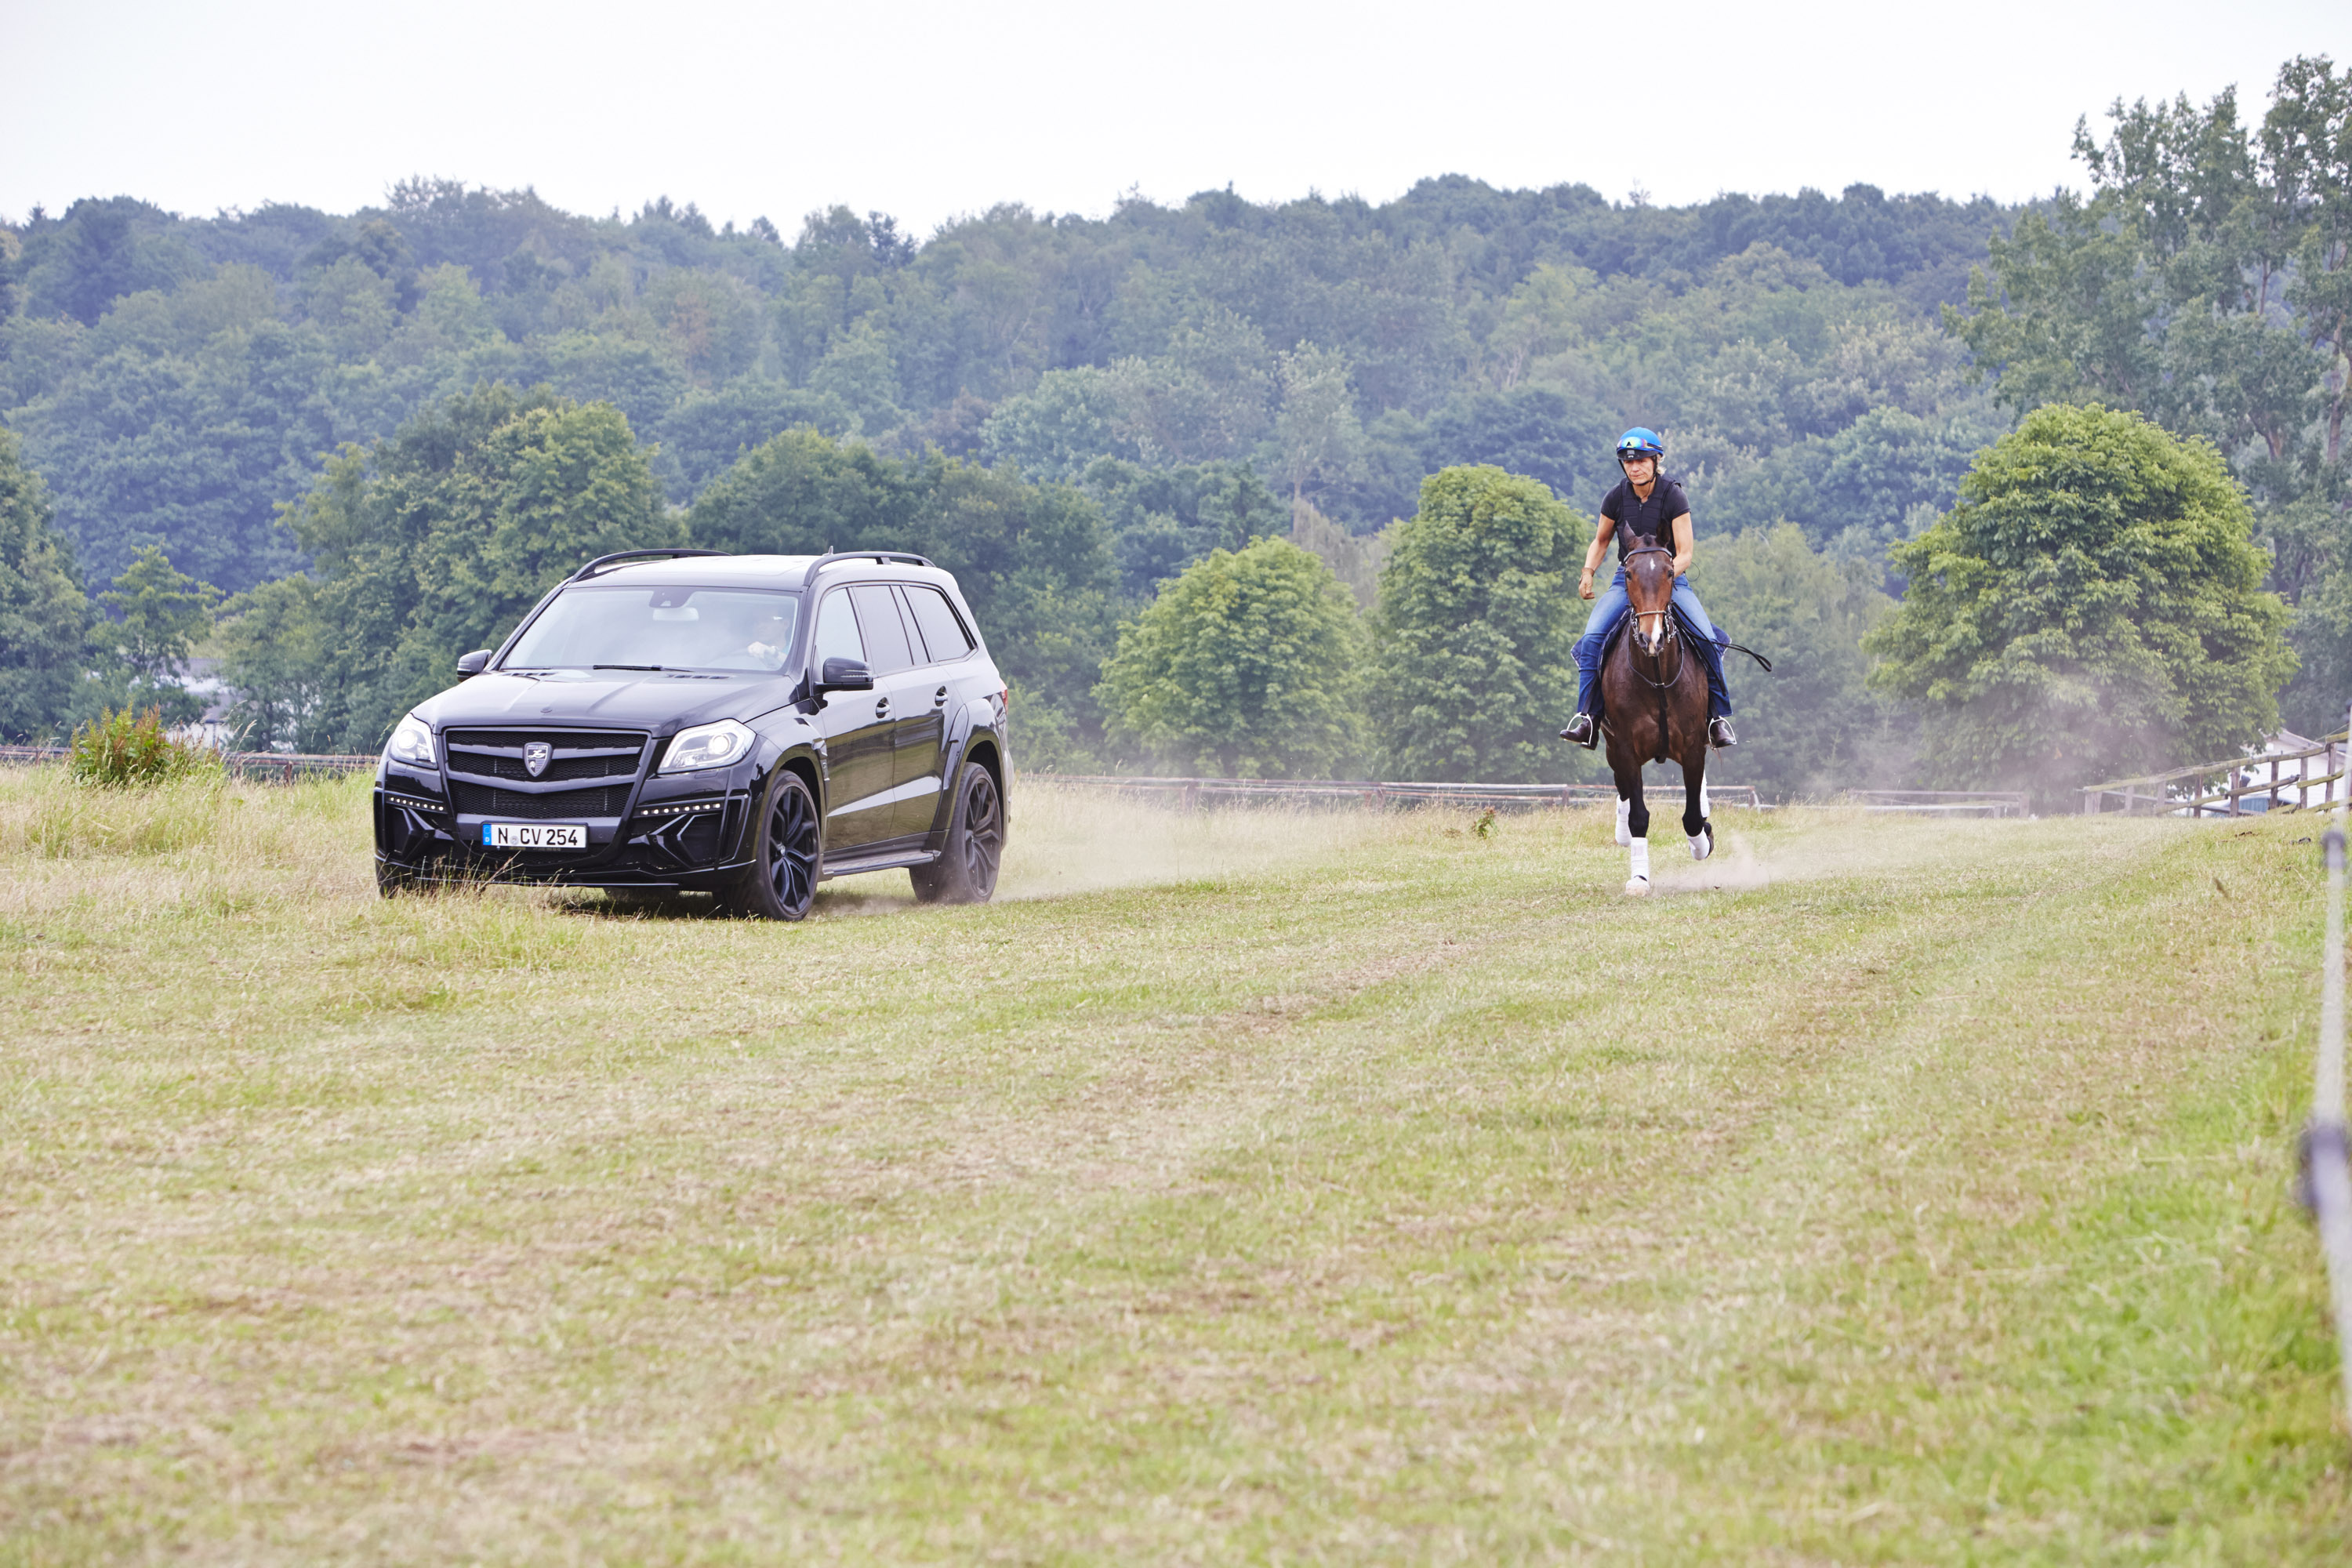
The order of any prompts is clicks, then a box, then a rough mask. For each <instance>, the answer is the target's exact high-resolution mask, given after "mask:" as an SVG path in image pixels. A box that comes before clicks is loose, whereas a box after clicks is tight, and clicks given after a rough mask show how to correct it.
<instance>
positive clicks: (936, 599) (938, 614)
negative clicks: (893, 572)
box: [899, 585, 971, 664]
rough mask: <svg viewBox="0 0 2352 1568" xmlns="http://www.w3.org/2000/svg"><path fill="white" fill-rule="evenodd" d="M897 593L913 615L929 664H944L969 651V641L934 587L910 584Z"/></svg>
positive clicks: (960, 624)
mask: <svg viewBox="0 0 2352 1568" xmlns="http://www.w3.org/2000/svg"><path fill="white" fill-rule="evenodd" d="M899 592H900V593H902V594H904V595H907V607H908V609H910V610H912V611H913V612H914V613H915V626H916V629H917V630H919V631H920V632H921V633H922V634H923V643H924V646H925V647H929V649H930V652H931V662H932V663H933V664H945V663H947V662H948V660H950V659H952V658H962V657H963V656H964V655H966V654H968V653H970V652H971V637H970V636H969V635H967V634H966V633H965V631H964V629H963V622H962V621H961V620H960V619H958V618H957V616H956V613H955V606H954V605H950V604H949V603H948V596H947V595H945V594H942V593H940V591H939V590H938V589H937V588H922V587H916V586H911V585H910V586H908V587H904V588H901V589H900V590H899Z"/></svg>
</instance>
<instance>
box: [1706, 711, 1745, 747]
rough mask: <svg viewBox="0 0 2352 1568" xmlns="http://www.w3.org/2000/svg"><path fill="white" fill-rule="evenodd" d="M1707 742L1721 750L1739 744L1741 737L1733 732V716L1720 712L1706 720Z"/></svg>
mask: <svg viewBox="0 0 2352 1568" xmlns="http://www.w3.org/2000/svg"><path fill="white" fill-rule="evenodd" d="M1706 743H1707V744H1708V745H1710V746H1713V747H1714V748H1715V749H1716V750H1717V751H1718V752H1720V751H1722V750H1723V749H1724V748H1726V747H1727V746H1736V745H1738V744H1739V737H1738V736H1737V735H1735V734H1733V733H1732V732H1731V717H1730V715H1728V714H1724V713H1718V714H1717V715H1716V716H1715V717H1714V718H1712V719H1710V720H1708V721H1706Z"/></svg>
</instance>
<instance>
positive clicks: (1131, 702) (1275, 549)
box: [1098, 539, 1364, 778]
mask: <svg viewBox="0 0 2352 1568" xmlns="http://www.w3.org/2000/svg"><path fill="white" fill-rule="evenodd" d="M1363 666H1364V634H1363V630H1362V627H1361V626H1360V624H1359V622H1358V619H1357V616H1356V606H1355V602H1354V600H1353V599H1352V598H1351V597H1350V596H1349V594H1348V591H1347V589H1346V588H1344V587H1342V586H1341V585H1340V583H1339V579H1338V578H1336V577H1334V576H1333V575H1332V574H1331V569H1330V568H1329V567H1328V566H1326V565H1324V564H1323V563H1322V562H1321V561H1320V560H1318V558H1317V557H1315V556H1314V555H1311V554H1309V553H1308V552H1306V551H1304V550H1301V549H1300V548H1298V546H1297V545H1295V544H1293V543H1291V542H1289V541H1288V540H1285V539H1261V540H1258V541H1256V542H1254V543H1252V544H1250V545H1248V546H1247V547H1245V548H1244V549H1242V550H1240V551H1237V552H1236V551H1227V550H1215V551H1212V552H1210V553H1209V556H1208V558H1207V559H1205V560H1203V561H1200V562H1197V563H1194V564H1193V565H1192V566H1191V567H1189V568H1187V569H1186V570H1185V571H1184V573H1183V574H1181V576H1179V577H1177V578H1176V579H1175V580H1174V581H1172V582H1170V583H1167V584H1162V585H1161V587H1160V595H1159V597H1158V598H1156V599H1155V600H1153V601H1152V603H1151V605H1150V607H1149V608H1147V609H1146V610H1145V611H1144V612H1143V614H1142V615H1141V616H1139V617H1137V618H1136V619H1135V620H1134V621H1133V622H1131V623H1130V624H1129V625H1128V626H1125V627H1123V628H1121V630H1120V633H1119V638H1118V652H1117V653H1116V654H1115V655H1114V656H1113V657H1112V658H1111V659H1110V661H1109V663H1108V664H1107V665H1106V666H1104V668H1103V681H1102V686H1101V688H1100V690H1099V692H1098V696H1099V697H1100V700H1101V701H1102V703H1103V706H1104V709H1105V710H1106V711H1108V714H1109V715H1110V731H1111V735H1112V738H1113V739H1114V740H1115V741H1129V742H1133V743H1134V744H1135V745H1137V746H1139V747H1140V748H1141V749H1142V750H1143V751H1144V752H1147V753H1149V754H1150V755H1151V756H1153V757H1155V758H1160V759H1165V760H1166V762H1167V763H1170V764H1171V765H1172V766H1174V767H1176V768H1177V769H1178V770H1179V771H1183V772H1191V771H1194V770H1196V769H1199V768H1202V767H1208V768H1213V769H1214V770H1215V771H1216V772H1217V773H1221V774H1223V776H1224V777H1227V778H1243V777H1252V778H1267V777H1275V778H1278V777H1286V776H1291V775H1293V774H1297V775H1304V776H1309V777H1313V776H1318V775H1326V774H1328V773H1330V772H1331V771H1332V770H1334V769H1335V768H1337V767H1338V766H1339V764H1340V763H1342V762H1344V761H1348V760H1351V759H1352V758H1353V757H1354V756H1355V755H1356V754H1357V753H1358V752H1360V749H1361V746H1362V742H1363V738H1364V721H1363V714H1362V711H1361V708H1360V697H1359V689H1360V685H1361V681H1362V678H1363Z"/></svg>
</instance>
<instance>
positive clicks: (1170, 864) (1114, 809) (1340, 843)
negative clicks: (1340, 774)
mask: <svg viewBox="0 0 2352 1568" xmlns="http://www.w3.org/2000/svg"><path fill="white" fill-rule="evenodd" d="M1387 830H1388V822H1387V819H1386V816H1385V814H1383V813H1381V812H1375V811H1350V810H1348V809H1346V808H1344V807H1343V808H1339V809H1333V808H1330V807H1321V806H1317V807H1305V808H1296V809H1293V808H1286V807H1283V806H1279V805H1271V806H1238V807H1234V806H1221V807H1219V808H1217V809H1214V810H1206V811H1201V810H1194V811H1186V810H1183V809H1181V808H1179V807H1178V806H1176V805H1174V804H1173V803H1169V802H1161V801H1156V800H1148V799H1137V798H1133V797H1121V796H1119V795H1113V794H1110V793H1108V792H1106V791H1103V790H1099V789H1074V788H1066V787H1057V786H1055V785H1051V784H1027V785H1016V786H1015V788H1014V790H1013V823H1012V831H1011V832H1010V833H1009V834H1008V835H1007V837H1006V845H1005V855H1004V867H1003V872H1002V874H1001V875H1000V877H999V879H998V881H997V889H996V896H997V897H998V898H999V899H1051V898H1059V897H1061V896H1063V895H1065V894H1068V893H1083V892H1091V891H1094V890H1097V889H1105V888H1131V887H1145V886H1150V884H1153V883H1160V882H1181V881H1191V880H1192V879H1196V878H1203V877H1223V876H1228V875H1232V874H1234V873H1235V872H1246V871H1253V870H1259V869H1263V868H1268V867H1273V866H1278V865H1282V864H1285V863H1287V862H1292V861H1297V860H1305V859H1312V858H1315V857H1317V856H1319V855H1324V854H1328V853H1330V852H1333V851H1336V850H1342V849H1347V848H1350V847H1354V846H1356V845H1358V844H1361V843H1363V842H1365V841H1366V840H1368V839H1370V838H1372V837H1377V836H1379V835H1381V834H1382V833H1383V832H1385V831H1387Z"/></svg>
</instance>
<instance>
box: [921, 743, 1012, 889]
mask: <svg viewBox="0 0 2352 1568" xmlns="http://www.w3.org/2000/svg"><path fill="white" fill-rule="evenodd" d="M1003 859H1004V796H1003V794H1002V793H1001V792H1000V791H999V790H998V789H997V787H996V775H995V774H994V773H990V772H989V771H988V770H987V769H986V768H985V767H983V766H982V765H981V764H980V763H964V765H963V773H961V775H960V776H959V777H958V778H957V780H956V794H955V809H954V810H953V811H952V812H951V813H950V815H949V816H948V841H947V844H946V845H945V847H942V848H941V849H940V858H938V859H936V860H934V861H932V862H931V863H930V864H929V865H928V866H917V867H915V868H912V869H911V870H910V871H909V872H908V876H909V877H910V878H911V879H912V880H913V881H914V884H915V897H916V898H918V899H919V900H922V901H923V902H924V903H927V904H984V903H986V902H988V900H989V899H990V898H991V897H992V895H993V894H994V893H995V891H996V872H997V868H998V867H999V866H1000V865H1002V864H1003Z"/></svg>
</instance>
